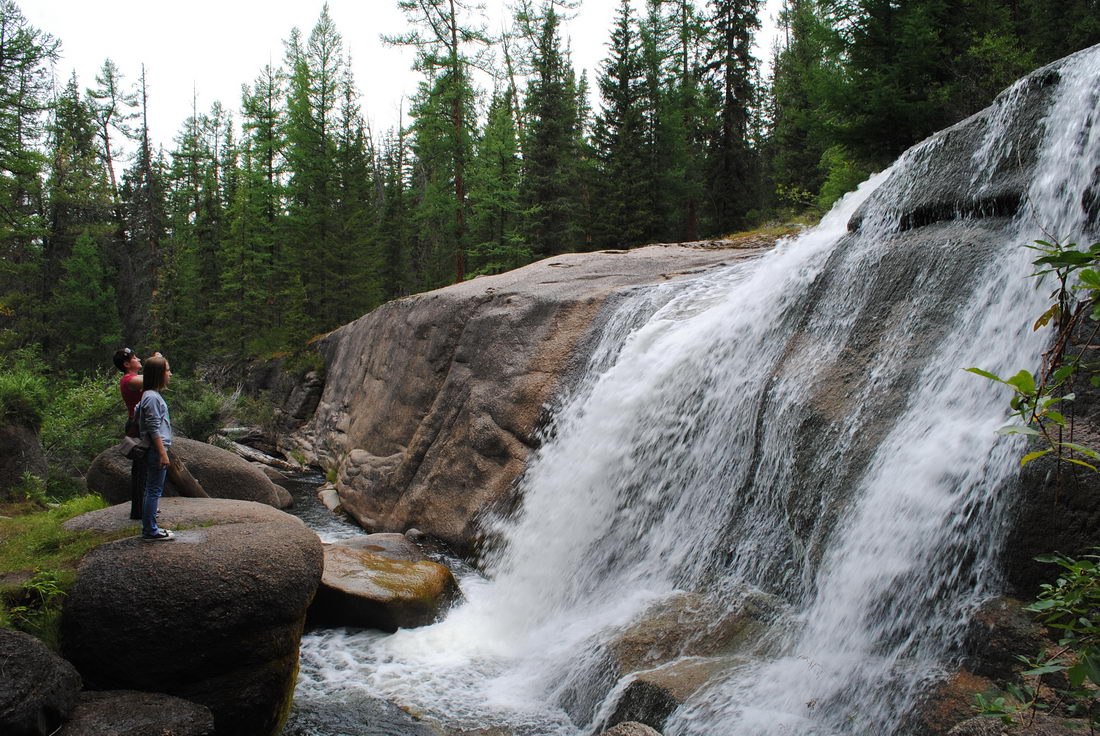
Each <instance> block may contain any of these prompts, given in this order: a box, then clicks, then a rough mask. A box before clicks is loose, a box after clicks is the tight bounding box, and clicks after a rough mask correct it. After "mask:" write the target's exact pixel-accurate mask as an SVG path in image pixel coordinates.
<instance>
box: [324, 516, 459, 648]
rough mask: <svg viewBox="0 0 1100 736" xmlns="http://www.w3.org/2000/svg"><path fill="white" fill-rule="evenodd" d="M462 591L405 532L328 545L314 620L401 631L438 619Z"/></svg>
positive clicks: (334, 624)
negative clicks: (405, 535)
mask: <svg viewBox="0 0 1100 736" xmlns="http://www.w3.org/2000/svg"><path fill="white" fill-rule="evenodd" d="M458 595H459V591H458V583H457V582H456V581H455V579H454V575H452V574H451V571H450V570H449V569H448V568H447V566H446V565H442V564H440V563H438V562H433V561H432V560H429V559H428V558H427V557H426V556H425V555H424V554H423V553H422V552H421V551H420V550H419V548H418V547H417V546H416V545H415V544H413V543H412V542H410V541H408V540H407V539H406V538H405V537H404V535H401V534H371V535H368V536H366V537H363V538H361V539H358V540H354V541H350V542H341V543H338V544H327V545H325V574H324V577H323V578H322V580H321V587H320V588H319V589H318V591H317V598H316V600H314V602H313V606H312V607H311V608H310V621H311V623H316V624H325V625H330V626H357V627H363V628H373V629H381V630H383V631H396V630H397V629H399V628H414V627H417V626H425V625H427V624H430V623H432V622H433V621H435V620H437V619H438V618H439V616H440V614H441V613H442V612H443V611H444V610H446V609H447V608H448V607H450V606H451V605H452V604H453V603H454V601H455V600H456V599H457V597H458Z"/></svg>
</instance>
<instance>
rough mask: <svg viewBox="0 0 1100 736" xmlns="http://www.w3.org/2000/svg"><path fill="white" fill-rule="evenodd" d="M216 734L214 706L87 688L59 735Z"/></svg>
mask: <svg viewBox="0 0 1100 736" xmlns="http://www.w3.org/2000/svg"><path fill="white" fill-rule="evenodd" d="M164 734H171V735H172V736H214V716H213V714H211V712H210V709H209V708H206V707H204V706H201V705H198V704H197V703H192V702H189V701H187V700H183V699H181V698H174V697H172V696H171V695H161V694H159V693H143V692H136V691H132V690H115V691H106V692H84V693H81V694H80V701H79V703H78V704H77V706H76V708H75V709H74V710H73V713H72V716H71V717H70V718H69V720H68V721H66V722H65V726H64V728H62V729H61V730H60V731H59V732H58V733H57V736H164Z"/></svg>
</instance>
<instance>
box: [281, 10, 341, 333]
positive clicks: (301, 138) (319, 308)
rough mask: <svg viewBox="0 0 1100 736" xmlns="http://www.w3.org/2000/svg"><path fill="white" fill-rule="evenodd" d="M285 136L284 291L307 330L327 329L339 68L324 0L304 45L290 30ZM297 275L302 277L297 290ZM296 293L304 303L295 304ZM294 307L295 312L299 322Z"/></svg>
mask: <svg viewBox="0 0 1100 736" xmlns="http://www.w3.org/2000/svg"><path fill="white" fill-rule="evenodd" d="M286 65H287V69H288V75H289V76H288V90H287V114H286V120H285V124H284V135H285V137H286V149H285V150H286V162H287V170H288V175H289V178H288V181H287V215H286V217H285V218H284V220H283V237H284V241H285V243H286V252H285V253H283V254H282V257H281V258H280V263H279V265H278V266H277V268H278V270H279V271H280V273H281V274H282V275H284V276H287V277H288V278H289V279H290V281H288V282H287V286H288V287H289V289H290V292H289V293H288V294H286V295H285V296H286V298H287V301H288V303H289V304H290V305H292V306H291V310H292V311H293V312H294V313H295V321H300V322H304V325H305V326H306V327H307V330H308V333H298V334H296V335H295V336H294V339H298V340H301V339H304V338H306V337H308V335H309V334H310V333H315V332H319V331H322V330H325V329H330V328H331V327H333V326H334V325H332V324H328V320H329V319H331V317H332V313H333V309H334V307H333V303H334V302H335V301H336V300H338V299H340V298H342V295H340V294H338V293H335V292H334V290H332V289H331V288H330V286H331V284H332V282H333V279H334V278H336V276H337V274H338V271H339V270H340V268H341V264H340V263H339V256H338V255H337V251H338V245H337V238H338V236H339V226H338V224H337V222H336V203H337V194H336V179H335V176H334V174H335V159H336V155H337V154H336V147H337V143H336V132H337V131H336V128H337V121H336V115H337V104H338V101H339V92H338V85H339V81H340V78H341V74H342V71H343V66H344V58H343V40H342V38H341V36H340V34H339V32H337V30H336V26H335V24H334V23H333V21H332V17H331V16H330V15H329V12H328V5H327V4H326V5H325V6H324V7H323V8H322V10H321V15H320V17H319V18H318V20H317V23H316V24H315V25H314V27H313V30H312V31H311V32H310V35H309V39H308V41H307V42H306V44H305V45H304V46H302V45H301V42H300V39H299V38H298V37H297V36H296V35H292V37H291V41H290V43H289V44H288V48H287V64H286ZM296 279H300V283H301V289H299V287H298V286H297V282H296ZM296 295H299V296H300V295H304V296H305V302H303V303H301V305H300V306H299V305H298V304H296V298H297V296H296ZM299 311H300V317H301V318H302V319H300V320H299Z"/></svg>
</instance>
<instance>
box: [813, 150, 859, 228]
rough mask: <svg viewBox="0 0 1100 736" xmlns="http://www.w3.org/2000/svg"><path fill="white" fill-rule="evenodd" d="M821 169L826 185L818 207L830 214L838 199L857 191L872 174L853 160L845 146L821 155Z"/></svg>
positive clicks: (820, 194) (822, 187) (818, 196)
mask: <svg viewBox="0 0 1100 736" xmlns="http://www.w3.org/2000/svg"><path fill="white" fill-rule="evenodd" d="M821 168H823V169H824V170H825V183H824V184H822V185H821V192H820V193H818V195H817V206H818V207H820V208H821V210H822V211H823V212H828V211H829V209H830V208H831V207H832V206H833V204H834V203H836V201H837V200H838V199H840V198H841V197H843V196H844V195H845V194H847V193H848V192H851V191H853V190H855V188H856V187H858V186H859V185H860V184H862V183H863V181H864V180H865V179H866V178H867V177H868V176H870V173H871V172H870V171H868V170H867V169H866V168H864V167H863V166H861V165H860V164H859V163H857V162H856V161H855V160H853V159H852V157H851V154H849V152H848V150H847V149H846V148H844V146H833V147H832V148H829V149H827V150H826V151H825V153H823V154H821Z"/></svg>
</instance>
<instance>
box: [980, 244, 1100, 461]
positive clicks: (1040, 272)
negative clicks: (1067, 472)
mask: <svg viewBox="0 0 1100 736" xmlns="http://www.w3.org/2000/svg"><path fill="white" fill-rule="evenodd" d="M1026 247H1028V248H1030V249H1032V250H1034V251H1036V252H1038V253H1039V254H1040V255H1039V256H1038V257H1037V258H1036V259H1035V260H1034V261H1032V263H1033V264H1034V265H1035V266H1036V270H1035V271H1034V272H1033V273H1032V274H1031V275H1032V276H1033V277H1037V278H1038V277H1043V276H1047V275H1053V276H1054V280H1055V288H1054V290H1053V291H1052V292H1051V294H1050V298H1051V303H1050V306H1049V307H1047V309H1046V310H1045V311H1044V312H1043V313H1042V314H1041V315H1040V316H1039V318H1038V319H1037V320H1036V321H1035V325H1034V328H1033V329H1035V330H1039V329H1041V328H1043V327H1046V326H1048V325H1054V326H1056V328H1057V329H1056V334H1055V337H1054V347H1053V348H1051V350H1050V351H1048V352H1047V353H1046V355H1045V364H1044V366H1043V368H1042V370H1041V371H1039V372H1038V373H1033V372H1032V371H1029V370H1027V369H1023V370H1020V371H1019V372H1017V373H1016V374H1015V375H1013V376H1010V377H1008V378H1002V377H1001V376H998V375H996V374H994V373H991V372H990V371H986V370H982V369H981V368H973V367H972V368H967V369H966V370H967V371H969V372H970V373H973V374H975V375H978V376H981V377H983V378H986V379H989V380H991V381H996V382H997V383H1001V384H1004V385H1005V386H1008V387H1009V388H1011V389H1012V391H1013V395H1012V399H1011V400H1010V402H1009V406H1010V408H1011V409H1012V416H1013V417H1014V418H1015V422H1014V423H1012V424H1009V425H1006V426H1004V427H1002V428H1001V429H1000V430H998V431H999V432H1000V433H1001V434H1006V435H1021V434H1022V435H1027V436H1031V437H1036V438H1039V439H1041V440H1042V446H1041V447H1039V448H1038V449H1035V450H1032V451H1031V452H1028V453H1027V454H1026V455H1024V456H1023V457H1022V458H1021V459H1020V465H1021V466H1023V465H1027V464H1028V463H1030V462H1032V461H1034V460H1037V459H1039V458H1041V457H1044V456H1046V455H1049V454H1051V453H1055V454H1056V455H1057V457H1058V459H1059V460H1063V461H1066V462H1069V463H1072V464H1074V465H1080V466H1082V467H1085V468H1088V469H1089V470H1093V471H1095V470H1096V469H1097V467H1096V465H1094V464H1093V463H1096V462H1100V452H1097V451H1096V450H1094V449H1092V448H1089V447H1086V446H1084V445H1081V444H1078V443H1075V442H1072V441H1068V440H1065V439H1063V437H1064V436H1067V435H1068V436H1070V437H1072V436H1073V434H1072V431H1069V430H1071V429H1072V427H1071V422H1070V420H1068V419H1067V416H1066V413H1065V410H1064V408H1063V405H1064V404H1067V403H1069V402H1072V401H1073V400H1074V398H1075V395H1074V393H1073V392H1072V390H1071V389H1072V385H1073V381H1074V379H1075V378H1076V377H1077V375H1078V373H1079V372H1080V370H1081V369H1082V368H1083V367H1086V366H1083V365H1082V364H1081V361H1080V359H1079V358H1077V357H1076V356H1072V355H1068V356H1067V353H1066V351H1067V348H1068V346H1069V344H1070V341H1071V337H1072V335H1073V331H1074V330H1075V329H1076V328H1077V327H1078V326H1079V325H1080V324H1081V323H1082V320H1084V319H1088V320H1091V321H1093V322H1097V323H1098V324H1100V299H1098V297H1100V243H1093V244H1092V245H1090V246H1087V247H1085V248H1079V247H1078V245H1077V244H1076V243H1068V244H1065V245H1063V244H1061V243H1059V242H1056V241H1055V242H1051V241H1046V240H1037V241H1035V244H1034V245H1028V246H1026ZM1097 329H1100V326H1098V327H1097ZM1094 334H1095V330H1094ZM1089 342H1091V339H1090V340H1086V341H1085V343H1086V344H1088V343H1089ZM1090 372H1092V371H1091V369H1090ZM1093 375H1094V376H1095V374H1093Z"/></svg>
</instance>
